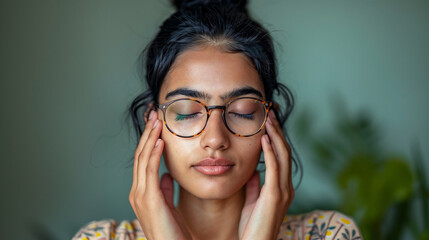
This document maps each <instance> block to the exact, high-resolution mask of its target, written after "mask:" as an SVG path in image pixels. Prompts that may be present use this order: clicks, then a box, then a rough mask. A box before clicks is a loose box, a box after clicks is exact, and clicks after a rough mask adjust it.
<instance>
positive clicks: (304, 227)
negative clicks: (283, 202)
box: [73, 210, 363, 240]
mask: <svg viewBox="0 0 429 240" xmlns="http://www.w3.org/2000/svg"><path fill="white" fill-rule="evenodd" d="M277 239H278V240H325V239H326V240H328V239H333V240H362V239H363V238H362V235H361V233H360V231H359V228H358V226H357V225H356V223H355V222H354V220H353V219H352V218H350V217H349V216H346V215H344V214H342V213H340V212H337V211H323V210H315V211H312V212H310V213H305V214H296V215H286V216H285V218H284V219H283V223H282V225H281V226H280V231H279V234H278V236H277ZM73 240H146V237H145V235H144V233H143V231H142V229H141V226H140V223H139V222H138V220H137V219H134V220H132V221H126V220H123V221H122V222H121V223H120V224H118V223H117V222H116V221H115V220H113V219H105V220H101V221H92V222H90V223H88V224H87V225H86V226H84V227H82V228H81V229H80V230H79V231H78V232H77V233H76V234H75V236H74V237H73Z"/></svg>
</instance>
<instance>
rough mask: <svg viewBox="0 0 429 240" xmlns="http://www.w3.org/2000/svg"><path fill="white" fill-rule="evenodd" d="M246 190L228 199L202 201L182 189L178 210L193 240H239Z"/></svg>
mask: <svg viewBox="0 0 429 240" xmlns="http://www.w3.org/2000/svg"><path fill="white" fill-rule="evenodd" d="M244 198H245V192H244V188H243V189H241V190H240V191H238V192H237V193H236V194H234V195H233V196H231V197H229V198H227V199H201V198H198V197H196V196H195V195H192V194H191V193H189V192H187V191H186V190H185V189H183V188H182V187H180V197H179V203H178V205H177V210H178V211H179V212H180V214H181V215H182V217H183V219H184V221H185V224H186V225H187V226H188V229H189V231H190V232H191V235H192V237H193V239H207V240H210V239H238V226H239V222H240V216H241V210H242V208H243V204H244Z"/></svg>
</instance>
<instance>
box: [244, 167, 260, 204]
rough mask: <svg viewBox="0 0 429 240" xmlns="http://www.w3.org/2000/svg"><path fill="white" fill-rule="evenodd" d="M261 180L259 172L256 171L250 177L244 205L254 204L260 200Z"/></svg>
mask: <svg viewBox="0 0 429 240" xmlns="http://www.w3.org/2000/svg"><path fill="white" fill-rule="evenodd" d="M259 184H260V180H259V172H258V171H255V173H254V174H253V176H252V177H251V178H250V179H249V181H248V182H247V184H246V200H245V202H244V206H246V205H249V204H252V203H254V202H256V200H258V197H259V192H260V187H259Z"/></svg>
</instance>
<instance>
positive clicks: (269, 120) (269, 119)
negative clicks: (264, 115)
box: [268, 112, 273, 124]
mask: <svg viewBox="0 0 429 240" xmlns="http://www.w3.org/2000/svg"><path fill="white" fill-rule="evenodd" d="M271 116H272V113H271V112H270V114H268V122H269V123H270V124H273V122H272V121H271Z"/></svg>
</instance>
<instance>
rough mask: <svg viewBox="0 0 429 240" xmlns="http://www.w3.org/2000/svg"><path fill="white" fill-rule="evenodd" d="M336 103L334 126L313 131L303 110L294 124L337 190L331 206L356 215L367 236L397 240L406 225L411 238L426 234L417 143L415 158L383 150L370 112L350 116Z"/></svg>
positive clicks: (426, 194) (428, 195)
mask: <svg viewBox="0 0 429 240" xmlns="http://www.w3.org/2000/svg"><path fill="white" fill-rule="evenodd" d="M334 103H335V104H334V110H335V111H334V112H335V114H334V125H333V129H330V130H327V131H326V132H323V133H316V131H315V129H314V128H315V127H314V125H313V122H312V119H316V118H315V117H314V116H313V115H312V114H311V112H310V111H303V112H302V114H300V115H299V116H298V118H297V121H296V126H295V127H296V131H297V137H299V139H300V141H301V143H302V144H303V145H305V146H308V147H309V148H310V152H311V153H312V154H311V155H312V157H313V158H314V160H315V162H316V164H317V165H318V167H320V168H321V169H323V170H324V172H326V173H327V175H328V176H332V178H333V179H332V181H333V182H335V183H336V186H337V187H338V189H339V190H340V192H341V201H340V205H339V206H334V208H335V209H337V210H339V211H341V212H344V213H345V214H348V215H350V216H352V217H354V219H355V220H356V222H357V224H358V225H359V228H360V229H361V231H362V235H363V236H364V238H365V239H366V240H383V239H389V240H395V239H400V237H401V236H402V234H403V231H404V230H405V229H406V228H408V229H409V230H411V233H412V235H413V237H414V239H420V240H423V239H429V218H428V215H429V210H428V203H429V201H428V199H429V190H428V186H427V185H426V183H427V182H426V177H425V173H424V169H425V168H424V164H423V157H422V155H421V151H420V149H419V146H418V145H417V144H414V148H413V149H412V154H413V157H412V160H413V161H409V160H408V159H406V158H405V157H400V156H395V155H392V154H387V153H385V152H384V151H383V149H382V148H381V147H380V143H381V141H382V139H381V135H380V128H379V127H377V126H375V124H374V123H373V122H372V121H371V118H370V115H369V114H367V113H365V112H361V113H359V114H357V115H356V116H350V115H349V114H347V111H346V110H347V109H346V108H345V105H344V103H343V101H341V99H338V98H337V99H335V101H334ZM325 130H326V129H325ZM411 162H413V163H414V167H412V166H411ZM315 205H317V206H323V203H316V204H315ZM416 214H417V215H416Z"/></svg>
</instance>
